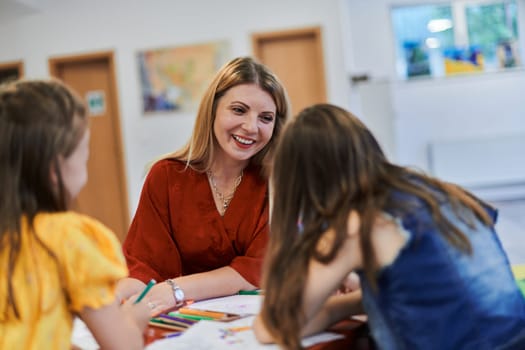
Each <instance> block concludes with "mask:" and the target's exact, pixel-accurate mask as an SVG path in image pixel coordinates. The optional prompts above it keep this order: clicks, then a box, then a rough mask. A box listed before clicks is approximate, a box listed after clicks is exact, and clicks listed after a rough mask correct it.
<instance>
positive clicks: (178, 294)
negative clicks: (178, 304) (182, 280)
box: [174, 288, 184, 301]
mask: <svg viewBox="0 0 525 350" xmlns="http://www.w3.org/2000/svg"><path fill="white" fill-rule="evenodd" d="M174 292H175V297H176V298H177V301H183V300H184V292H183V291H182V289H180V288H176V289H175V290H174Z"/></svg>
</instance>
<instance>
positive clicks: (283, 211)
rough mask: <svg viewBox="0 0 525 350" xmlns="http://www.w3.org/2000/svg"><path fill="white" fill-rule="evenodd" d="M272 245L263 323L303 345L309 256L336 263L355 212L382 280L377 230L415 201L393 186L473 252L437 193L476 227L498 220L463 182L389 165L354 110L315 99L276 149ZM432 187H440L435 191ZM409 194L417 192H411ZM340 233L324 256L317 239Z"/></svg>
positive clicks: (365, 250)
mask: <svg viewBox="0 0 525 350" xmlns="http://www.w3.org/2000/svg"><path fill="white" fill-rule="evenodd" d="M272 185H273V188H274V197H273V200H274V202H273V209H272V216H271V223H270V232H271V234H270V243H269V247H268V250H267V255H266V261H265V266H264V274H263V286H264V289H265V298H264V305H263V309H262V317H263V321H264V323H265V325H266V327H267V328H268V330H269V332H270V333H271V334H272V335H273V336H274V337H275V339H276V340H277V342H278V343H280V344H281V345H283V346H285V347H286V348H289V349H299V348H300V347H301V345H300V339H299V334H300V329H301V327H302V326H303V325H304V322H305V319H304V317H305V316H304V314H303V313H302V308H303V290H304V286H305V282H306V278H307V273H308V272H307V271H308V270H307V269H308V266H309V261H310V260H311V259H315V260H317V261H319V262H321V263H329V262H330V261H332V260H333V259H334V257H335V256H336V254H337V253H338V251H339V248H340V247H341V246H342V245H343V244H342V243H343V242H344V240H345V239H346V238H347V237H348V236H347V232H346V228H347V226H346V225H347V218H348V215H349V213H350V212H351V211H352V210H355V211H356V212H357V213H358V214H359V216H360V219H361V220H360V221H361V227H360V232H359V235H360V242H361V247H360V248H361V251H362V256H363V260H364V261H363V269H364V272H365V275H366V278H367V280H369V281H370V283H371V284H372V285H373V286H375V285H376V284H375V280H374V276H375V272H376V271H377V268H378V266H377V264H376V259H375V254H374V251H373V248H372V244H371V237H370V233H371V230H372V227H373V222H374V219H375V217H376V215H377V214H378V213H379V212H382V211H394V212H396V213H403V212H407V211H409V210H410V208H411V206H412V205H413V204H411V202H410V201H408V200H407V201H406V202H403V200H401V201H399V200H396V201H395V202H394V201H393V200H391V199H390V196H389V195H390V194H391V193H392V191H400V192H403V193H408V194H409V195H413V196H415V197H417V198H419V199H421V201H422V202H424V203H425V204H426V205H427V206H428V208H429V209H430V212H431V215H432V218H433V220H434V221H435V223H436V225H437V227H438V228H439V232H440V234H442V235H444V236H445V238H446V239H447V240H448V241H449V242H450V244H452V245H454V246H456V247H458V248H459V249H461V250H462V251H465V252H470V251H471V246H470V243H469V241H468V239H467V237H466V236H465V235H464V234H463V232H461V231H460V230H459V229H458V228H457V227H456V226H454V225H453V224H452V223H451V222H450V221H449V220H448V219H447V218H446V217H444V216H443V215H442V214H441V211H440V210H439V205H438V195H437V193H439V194H440V195H441V196H444V197H446V198H447V199H448V200H449V201H450V202H451V204H452V207H453V208H454V209H455V214H456V216H458V218H459V219H460V220H462V221H464V222H466V223H467V224H468V225H469V226H471V225H472V224H473V220H472V215H470V216H469V215H465V214H464V212H465V210H460V209H459V208H465V207H466V208H470V209H471V211H469V212H470V213H472V212H474V214H475V216H477V217H478V218H479V219H481V220H482V222H484V223H485V224H487V225H488V224H491V219H490V218H489V216H488V214H487V213H486V212H485V211H484V209H483V208H482V206H481V205H480V203H479V202H478V201H477V200H476V199H475V198H474V197H473V196H472V195H470V194H469V193H467V192H466V191H464V190H462V189H461V188H459V187H457V186H455V185H452V184H448V183H444V182H442V181H439V180H437V179H435V178H432V177H429V176H427V175H424V174H423V173H420V172H416V171H414V170H411V169H409V168H406V167H400V166H397V165H394V164H392V163H390V162H389V161H388V160H387V159H386V157H385V155H384V153H383V152H382V150H381V147H380V146H379V144H378V142H377V141H376V139H375V138H374V136H373V135H372V134H371V133H370V131H369V130H368V129H367V128H366V127H365V125H364V124H363V123H362V122H361V121H360V120H359V119H358V118H357V117H355V116H354V115H352V114H351V113H349V112H348V111H346V110H344V109H341V108H339V107H336V106H333V105H329V104H319V105H314V106H312V107H310V108H307V109H305V110H303V111H302V112H301V113H299V115H298V116H297V117H296V118H295V119H292V122H290V123H289V124H288V125H287V126H286V127H285V130H284V131H283V135H282V138H281V141H280V142H279V145H278V147H277V149H276V153H275V159H274V167H273V173H272ZM429 188H432V189H434V191H429ZM409 197H410V196H409ZM328 227H332V228H334V230H335V232H336V235H335V240H334V242H333V245H332V247H331V249H330V250H329V251H328V252H327V253H325V254H323V253H322V252H319V251H318V250H316V247H317V243H318V241H319V239H320V237H321V235H322V234H323V232H324V231H325V230H326V229H327V228H328Z"/></svg>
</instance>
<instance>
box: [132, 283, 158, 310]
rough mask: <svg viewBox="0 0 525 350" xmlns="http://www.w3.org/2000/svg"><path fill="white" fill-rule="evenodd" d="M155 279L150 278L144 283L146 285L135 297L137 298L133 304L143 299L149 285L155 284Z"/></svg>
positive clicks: (149, 287)
mask: <svg viewBox="0 0 525 350" xmlns="http://www.w3.org/2000/svg"><path fill="white" fill-rule="evenodd" d="M155 283H157V282H155V280H154V279H153V278H152V279H151V280H150V281H149V282H148V284H147V285H146V287H145V288H144V290H143V291H142V293H140V295H139V297H138V298H137V300H135V302H134V303H133V304H137V303H139V302H140V301H141V300H142V299H144V297H145V296H146V294H148V292H149V290H150V289H151V287H153V286H154V285H155Z"/></svg>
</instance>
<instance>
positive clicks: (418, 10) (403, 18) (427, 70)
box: [391, 0, 521, 78]
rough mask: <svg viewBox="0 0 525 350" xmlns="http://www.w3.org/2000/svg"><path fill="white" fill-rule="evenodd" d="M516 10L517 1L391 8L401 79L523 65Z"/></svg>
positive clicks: (493, 69)
mask: <svg viewBox="0 0 525 350" xmlns="http://www.w3.org/2000/svg"><path fill="white" fill-rule="evenodd" d="M517 12H518V9H517V5H516V1H515V0H512V1H510V0H508V1H501V0H500V1H474V2H473V1H468V2H467V1H455V2H452V3H448V4H447V3H445V4H439V5H419V6H403V7H395V8H393V9H392V13H391V14H392V24H393V27H394V35H395V39H396V54H397V60H396V62H397V65H396V66H397V71H398V74H399V76H400V77H402V78H413V77H418V76H433V77H438V76H446V75H454V74H461V73H472V72H487V71H496V70H500V69H507V68H511V67H517V66H520V65H521V62H520V59H519V52H518V47H517V41H518V20H517Z"/></svg>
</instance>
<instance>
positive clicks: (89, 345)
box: [71, 317, 100, 350]
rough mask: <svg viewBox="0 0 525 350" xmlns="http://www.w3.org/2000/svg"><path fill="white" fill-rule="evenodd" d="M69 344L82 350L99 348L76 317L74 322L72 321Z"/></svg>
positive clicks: (96, 349)
mask: <svg viewBox="0 0 525 350" xmlns="http://www.w3.org/2000/svg"><path fill="white" fill-rule="evenodd" d="M71 343H73V344H74V345H76V346H77V347H79V348H81V349H82V350H98V349H99V348H100V347H99V346H98V343H97V341H96V340H95V338H94V337H93V334H91V332H90V330H89V328H88V327H87V326H86V324H85V323H84V322H83V321H82V320H81V319H80V318H78V317H75V320H74V321H73V332H72V334H71Z"/></svg>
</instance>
